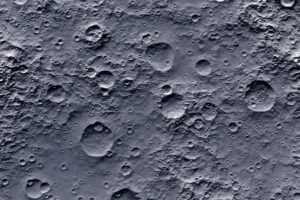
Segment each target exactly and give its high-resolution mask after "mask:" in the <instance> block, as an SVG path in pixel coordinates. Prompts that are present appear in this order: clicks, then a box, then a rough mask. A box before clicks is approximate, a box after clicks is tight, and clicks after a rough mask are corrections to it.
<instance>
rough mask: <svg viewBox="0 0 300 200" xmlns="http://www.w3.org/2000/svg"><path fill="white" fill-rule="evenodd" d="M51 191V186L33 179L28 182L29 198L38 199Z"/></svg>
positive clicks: (26, 187)
mask: <svg viewBox="0 0 300 200" xmlns="http://www.w3.org/2000/svg"><path fill="white" fill-rule="evenodd" d="M49 191H50V184H49V183H48V182H42V181H41V180H39V179H36V178H33V179H28V180H27V181H26V186H25V192H26V195H27V196H28V197H29V198H32V199H37V198H40V197H41V196H42V195H43V194H45V193H47V192H49Z"/></svg>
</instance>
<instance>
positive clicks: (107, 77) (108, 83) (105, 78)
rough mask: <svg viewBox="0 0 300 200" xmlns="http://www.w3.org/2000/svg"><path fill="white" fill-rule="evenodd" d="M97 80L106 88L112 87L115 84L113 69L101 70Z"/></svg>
mask: <svg viewBox="0 0 300 200" xmlns="http://www.w3.org/2000/svg"><path fill="white" fill-rule="evenodd" d="M96 80H97V82H98V84H99V86H100V87H101V88H104V89H108V88H111V87H113V86H114V84H115V79H114V75H113V73H112V72H111V71H108V70H105V71H101V72H99V73H98V74H97V78H96Z"/></svg>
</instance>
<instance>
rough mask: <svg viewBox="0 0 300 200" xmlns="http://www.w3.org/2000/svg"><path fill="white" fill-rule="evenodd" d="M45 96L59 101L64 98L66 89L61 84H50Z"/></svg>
mask: <svg viewBox="0 0 300 200" xmlns="http://www.w3.org/2000/svg"><path fill="white" fill-rule="evenodd" d="M47 98H48V99H49V100H50V101H52V102H54V103H60V102H62V101H64V100H65V98H66V91H65V90H64V88H63V87H62V86H61V85H51V86H50V87H49V89H48V91H47Z"/></svg>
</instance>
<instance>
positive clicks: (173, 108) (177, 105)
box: [161, 93, 186, 119]
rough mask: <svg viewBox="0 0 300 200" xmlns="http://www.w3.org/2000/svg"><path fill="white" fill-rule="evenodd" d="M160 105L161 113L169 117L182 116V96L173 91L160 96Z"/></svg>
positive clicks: (183, 110) (183, 109)
mask: <svg viewBox="0 0 300 200" xmlns="http://www.w3.org/2000/svg"><path fill="white" fill-rule="evenodd" d="M161 106H162V108H161V109H162V114H163V115H164V116H165V117H166V118H169V119H178V118H180V117H182V116H183V115H184V113H185V110H186V109H185V107H184V105H183V102H182V96H181V95H178V94H175V93H173V94H170V95H168V96H165V97H164V98H162V101H161Z"/></svg>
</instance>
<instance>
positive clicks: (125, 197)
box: [111, 188, 141, 200]
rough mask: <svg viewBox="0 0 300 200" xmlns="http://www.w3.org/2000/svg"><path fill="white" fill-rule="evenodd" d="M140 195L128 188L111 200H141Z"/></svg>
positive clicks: (114, 194)
mask: <svg viewBox="0 0 300 200" xmlns="http://www.w3.org/2000/svg"><path fill="white" fill-rule="evenodd" d="M139 199H141V198H139V197H138V193H137V192H134V191H132V190H131V189H128V188H123V189H121V190H118V191H117V192H115V193H113V195H112V197H111V200H139Z"/></svg>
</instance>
